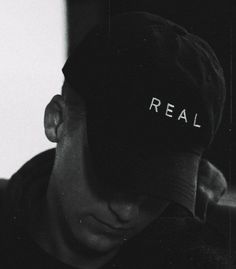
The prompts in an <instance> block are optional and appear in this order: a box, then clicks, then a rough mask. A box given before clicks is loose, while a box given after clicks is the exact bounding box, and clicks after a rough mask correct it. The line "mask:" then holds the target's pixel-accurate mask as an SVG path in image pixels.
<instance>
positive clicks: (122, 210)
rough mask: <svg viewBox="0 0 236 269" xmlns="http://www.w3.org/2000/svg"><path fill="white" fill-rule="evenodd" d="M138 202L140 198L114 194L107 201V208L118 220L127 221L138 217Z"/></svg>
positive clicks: (139, 202)
mask: <svg viewBox="0 0 236 269" xmlns="http://www.w3.org/2000/svg"><path fill="white" fill-rule="evenodd" d="M140 204H141V199H134V198H130V197H128V196H126V195H114V196H113V197H112V198H111V200H110V201H109V208H110V210H111V211H112V212H113V213H114V214H115V215H116V217H117V219H118V220H119V221H120V222H124V223H128V222H132V221H134V220H136V219H137V218H138V216H139V207H140Z"/></svg>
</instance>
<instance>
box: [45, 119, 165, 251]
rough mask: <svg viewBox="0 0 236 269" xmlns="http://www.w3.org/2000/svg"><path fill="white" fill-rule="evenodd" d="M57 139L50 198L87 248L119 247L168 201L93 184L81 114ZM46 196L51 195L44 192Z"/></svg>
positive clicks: (69, 229) (74, 236)
mask: <svg viewBox="0 0 236 269" xmlns="http://www.w3.org/2000/svg"><path fill="white" fill-rule="evenodd" d="M69 124H70V123H69V122H67V121H66V120H65V121H64V123H63V127H62V129H64V131H63V136H62V138H61V139H60V141H59V142H58V146H57V151H56V160H55V165H54V168H53V172H52V177H51V180H50V183H49V184H50V185H49V193H51V194H53V196H52V197H53V200H52V199H51V200H50V203H51V204H52V206H53V207H54V208H55V207H56V212H57V214H58V217H59V220H60V224H61V225H63V227H64V231H67V232H68V235H67V236H70V237H71V239H72V240H73V241H74V242H76V243H77V244H78V246H80V247H81V246H82V247H85V248H87V249H90V250H93V251H96V252H99V253H105V252H108V251H111V250H115V249H118V248H119V247H120V246H121V245H122V244H123V243H124V242H125V241H126V240H129V239H130V238H132V237H133V236H135V235H136V234H138V233H139V232H140V231H142V230H143V229H144V228H145V227H147V226H148V225H149V224H150V223H151V222H152V221H153V220H154V219H156V218H157V217H158V216H159V215H160V214H161V213H162V212H163V210H164V209H165V208H166V206H167V204H168V202H167V201H164V200H161V199H160V200H159V199H157V198H150V197H148V196H145V195H140V194H137V193H136V194H134V193H131V192H126V191H125V190H124V191H119V192H117V191H115V190H114V189H113V190H112V191H111V190H110V189H106V188H105V187H104V189H103V190H102V191H101V189H99V191H98V189H97V188H96V185H97V184H99V178H97V177H96V175H95V173H94V172H93V168H92V162H91V156H90V152H89V146H88V140H87V131H86V117H85V116H84V117H81V118H80V119H78V123H77V125H76V128H73V131H71V130H70V131H68V130H69V129H70V128H69V126H68V125H69ZM48 199H50V197H49V196H48Z"/></svg>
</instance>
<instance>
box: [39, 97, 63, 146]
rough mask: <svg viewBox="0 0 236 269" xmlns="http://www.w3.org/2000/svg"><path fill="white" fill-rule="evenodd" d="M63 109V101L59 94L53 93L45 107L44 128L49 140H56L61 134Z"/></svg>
mask: <svg viewBox="0 0 236 269" xmlns="http://www.w3.org/2000/svg"><path fill="white" fill-rule="evenodd" d="M64 109H65V101H64V99H63V97H62V96H61V95H55V96H54V97H53V98H52V100H51V101H50V103H49V104H48V105H47V107H46V109H45V114H44V129H45V134H46V136H47V138H48V140H49V141H51V142H58V141H59V140H60V138H61V136H62V132H63V118H64V117H63V115H64V113H63V112H64Z"/></svg>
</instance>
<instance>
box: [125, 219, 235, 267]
mask: <svg viewBox="0 0 236 269" xmlns="http://www.w3.org/2000/svg"><path fill="white" fill-rule="evenodd" d="M121 260H123V261H125V263H126V265H128V267H129V266H130V268H131V266H133V267H132V268H147V267H148V266H149V267H148V268H159V267H160V268H182V269H189V268H191V269H200V268H209V269H211V268H212V269H215V268H220V269H225V268H231V267H229V264H230V262H231V261H229V260H228V250H227V246H226V242H225V240H224V238H222V237H221V235H220V234H218V233H217V231H214V230H213V229H212V228H211V227H209V226H208V225H205V224H203V223H201V222H199V221H198V220H196V219H194V218H168V219H167V218H166V219H162V220H158V221H157V222H155V223H154V225H152V227H151V228H150V229H148V230H147V231H145V232H144V233H143V235H142V237H139V238H136V239H134V240H133V241H132V242H130V244H129V243H127V246H126V247H124V249H123V250H122V259H121ZM150 265H151V267H150ZM145 266H146V267H145ZM227 266H228V267H227ZM128 267H127V268H128ZM125 268H126V267H125Z"/></svg>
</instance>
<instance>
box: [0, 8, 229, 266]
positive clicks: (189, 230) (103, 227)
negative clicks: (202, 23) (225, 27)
mask: <svg viewBox="0 0 236 269" xmlns="http://www.w3.org/2000/svg"><path fill="white" fill-rule="evenodd" d="M63 73H64V76H65V83H64V85H63V92H62V95H56V96H54V97H53V99H52V100H51V102H50V103H49V104H48V106H47V108H46V110H45V118H44V126H45V134H46V136H47V138H48V139H49V140H50V141H51V142H55V143H57V147H56V149H55V150H50V151H47V152H45V153H42V154H40V155H38V156H36V157H35V158H33V159H32V160H31V161H29V162H28V163H27V164H25V165H24V166H23V167H22V168H21V169H20V170H19V171H18V172H17V173H16V174H15V175H14V176H13V177H12V179H11V180H10V182H9V183H8V186H7V189H6V192H5V196H4V198H3V208H4V222H3V223H4V226H3V228H2V229H1V230H2V232H3V233H2V234H3V235H2V242H4V243H3V247H2V251H1V255H2V257H1V260H2V264H3V265H4V266H5V267H4V268H18V266H22V268H68V269H69V268H83V269H87V268H89V269H90V268H91V269H93V268H94V269H95V268H116V267H117V268H158V267H159V268H216V266H222V267H221V268H224V267H223V266H228V265H229V261H228V259H227V254H226V251H225V249H224V246H223V247H222V245H224V243H223V241H224V240H223V239H222V238H221V235H220V234H219V233H217V232H215V233H214V232H212V231H211V230H210V229H209V227H204V228H203V226H202V224H201V223H200V222H198V221H197V219H196V218H195V217H194V216H195V206H196V191H197V176H198V171H199V163H200V160H201V156H202V154H203V152H204V150H205V149H206V148H207V147H208V146H209V144H210V143H211V141H212V139H213V137H214V135H215V132H216V130H217V128H218V125H219V123H220V119H221V114H222V110H223V104H224V99H225V84H224V77H223V71H222V68H221V66H220V64H219V62H218V60H217V58H216V56H215V54H214V52H213V51H212V49H211V48H210V47H209V45H208V44H207V43H206V42H204V41H203V40H201V39H200V38H198V37H197V36H194V35H191V34H189V33H188V32H187V31H186V30H185V29H183V28H182V27H180V26H178V25H176V24H174V23H172V22H170V21H167V20H165V19H163V18H161V17H159V16H156V15H152V14H148V13H142V12H136V13H127V14H122V15H119V16H116V17H114V18H113V19H112V20H111V21H110V22H109V23H108V24H107V25H102V26H98V27H96V28H95V29H93V30H92V31H91V32H90V33H89V34H88V35H87V37H86V38H85V39H84V40H83V41H82V42H81V43H80V44H79V46H78V48H77V49H76V50H75V52H74V53H73V54H72V55H71V56H70V57H69V58H68V60H67V62H66V64H65V66H64V67H63ZM208 168H209V169H211V170H212V169H213V170H214V169H215V168H214V167H212V168H210V165H209V163H207V169H208ZM222 177H223V176H222ZM222 177H221V178H222ZM205 185H206V184H205ZM199 190H201V188H199ZM201 208H204V206H203V207H202V206H200V209H199V211H200V213H199V216H200V215H202V216H203V215H204V212H202V210H201ZM212 234H213V236H212ZM212 239H214V240H213V242H212ZM203 266H205V267H203ZM219 268H220V267H219Z"/></svg>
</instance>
